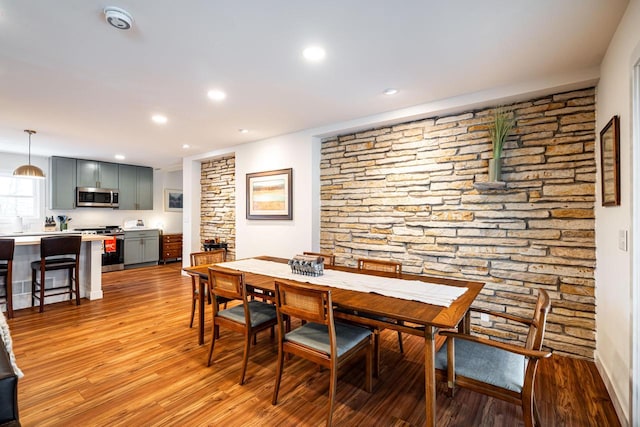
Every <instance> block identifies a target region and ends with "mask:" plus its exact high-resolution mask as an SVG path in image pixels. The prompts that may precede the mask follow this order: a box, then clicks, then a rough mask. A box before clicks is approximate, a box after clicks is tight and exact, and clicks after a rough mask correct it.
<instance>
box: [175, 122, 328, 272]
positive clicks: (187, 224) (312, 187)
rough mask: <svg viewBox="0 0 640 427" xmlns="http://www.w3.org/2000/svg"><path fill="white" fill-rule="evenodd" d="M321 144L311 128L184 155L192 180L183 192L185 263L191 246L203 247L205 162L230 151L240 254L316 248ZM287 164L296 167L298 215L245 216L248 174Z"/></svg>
mask: <svg viewBox="0 0 640 427" xmlns="http://www.w3.org/2000/svg"><path fill="white" fill-rule="evenodd" d="M319 150H320V143H319V140H317V139H316V138H313V136H312V135H311V134H310V133H309V132H298V133H295V134H290V135H284V136H279V137H275V138H270V139H266V140H262V141H258V142H252V143H248V144H244V145H240V146H236V147H233V148H232V149H228V150H221V151H213V152H210V153H206V154H205V155H202V156H194V157H192V158H188V159H184V161H183V172H184V175H183V179H184V182H185V184H186V183H187V182H189V183H190V185H189V186H187V185H185V193H184V195H185V212H184V214H185V216H184V224H183V233H184V245H183V246H184V248H183V263H184V264H185V265H186V264H187V262H188V259H189V252H194V251H198V250H202V249H201V248H200V164H201V162H202V161H204V160H208V159H211V158H215V157H220V156H224V155H228V154H230V153H234V154H235V162H236V257H237V258H246V257H251V256H258V255H274V256H281V257H285V258H288V257H291V256H293V255H295V254H298V253H302V251H305V250H311V249H313V248H314V244H315V245H317V242H319V226H318V224H319V217H320V209H319V200H320V195H319V192H320V189H319V188H320V184H319V180H320V165H319V162H318V160H317V159H319V156H320V154H319ZM314 161H315V162H318V164H317V165H314ZM287 168H292V169H293V177H292V181H293V183H292V187H293V220H277V221H273V220H248V219H246V198H245V194H246V174H247V173H253V172H263V171H269V170H276V169H287ZM187 187H189V188H187ZM316 249H317V247H316Z"/></svg>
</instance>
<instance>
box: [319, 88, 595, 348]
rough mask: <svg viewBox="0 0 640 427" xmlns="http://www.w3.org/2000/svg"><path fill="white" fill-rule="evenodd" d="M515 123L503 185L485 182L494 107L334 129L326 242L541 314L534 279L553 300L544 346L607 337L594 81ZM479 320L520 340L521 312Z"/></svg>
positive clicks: (525, 112) (478, 327)
mask: <svg viewBox="0 0 640 427" xmlns="http://www.w3.org/2000/svg"><path fill="white" fill-rule="evenodd" d="M507 107H508V108H511V109H513V111H514V114H515V118H516V129H515V130H514V131H513V132H512V134H511V136H510V137H509V138H508V142H507V143H506V144H505V149H504V152H503V157H504V158H503V174H502V177H503V181H505V182H506V188H504V189H502V190H479V189H476V188H475V187H474V183H476V182H482V181H486V180H487V165H488V159H489V158H490V157H491V143H490V140H489V135H488V130H487V125H488V124H489V122H490V121H491V119H492V118H491V115H492V112H493V110H492V109H483V110H477V111H468V112H465V113H462V114H457V115H452V116H445V117H434V118H429V119H426V120H420V121H415V122H410V123H404V124H400V125H394V126H389V127H383V128H379V129H373V130H369V131H366V132H358V133H355V134H349V135H341V136H338V137H332V138H328V139H325V140H324V141H323V143H322V157H321V172H320V173H321V199H322V200H321V237H320V239H321V242H320V245H321V250H322V251H326V252H333V253H334V254H335V255H336V257H337V258H336V262H337V264H345V265H351V266H355V259H356V258H359V257H371V258H380V259H393V260H398V261H402V264H403V270H404V271H406V272H411V273H419V274H435V275H448V276H453V277H463V278H466V279H472V280H479V281H482V282H485V283H486V286H485V288H484V290H483V292H482V294H481V295H480V296H479V298H478V300H477V301H476V303H475V305H476V306H479V307H484V308H488V309H492V310H498V311H505V312H508V313H513V314H518V315H524V316H527V317H530V316H531V311H532V307H533V304H532V303H533V301H534V299H535V292H534V291H533V290H534V289H535V288H543V289H546V290H547V291H548V292H549V294H550V296H551V300H552V309H551V312H550V314H549V317H548V319H547V334H546V336H545V342H544V345H545V346H546V347H549V348H551V349H554V350H555V351H556V352H557V353H559V354H568V355H574V356H579V357H586V358H593V351H594V349H595V310H596V301H595V296H594V295H595V294H594V286H595V281H594V267H595V238H594V233H595V232H594V200H595V172H596V166H595V159H594V143H595V90H594V89H593V88H590V89H585V90H580V91H574V92H569V93H559V94H555V95H552V96H547V97H543V98H539V99H533V100H530V101H526V102H520V103H517V104H513V105H511V106H507ZM472 322H473V329H474V331H475V332H478V333H480V334H486V333H487V331H488V329H487V327H489V326H491V327H492V328H497V329H498V330H499V331H500V332H498V333H497V334H495V335H494V336H497V337H498V338H501V339H504V340H507V341H516V340H522V339H523V334H524V330H523V329H522V328H520V327H518V326H516V325H515V324H512V323H499V322H498V321H495V322H496V323H495V324H492V323H488V322H484V321H482V322H481V321H480V319H479V318H475V317H474V318H473V321H472Z"/></svg>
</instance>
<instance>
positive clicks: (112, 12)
mask: <svg viewBox="0 0 640 427" xmlns="http://www.w3.org/2000/svg"><path fill="white" fill-rule="evenodd" d="M104 17H105V18H106V20H107V22H108V23H109V25H111V26H112V27H116V28H117V29H119V30H128V29H130V28H131V25H132V24H133V17H132V16H131V14H130V13H129V12H127V11H126V10H124V9H120V8H119V7H114V6H108V7H105V8H104Z"/></svg>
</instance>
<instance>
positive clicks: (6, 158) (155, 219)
mask: <svg viewBox="0 0 640 427" xmlns="http://www.w3.org/2000/svg"><path fill="white" fill-rule="evenodd" d="M25 163H27V156H26V155H16V154H9V153H0V170H1V171H3V172H8V173H12V172H13V170H14V169H15V168H16V167H17V166H20V165H22V164H25ZM31 163H32V164H34V165H36V166H38V167H39V168H41V169H42V170H43V171H44V173H45V175H46V176H47V177H46V178H45V179H44V180H43V181H41V182H42V184H41V185H42V191H41V195H42V200H41V203H42V205H41V206H42V209H41V216H40V217H39V218H37V219H35V220H29V221H26V220H25V222H24V224H25V231H42V229H43V227H44V218H45V216H53V217H54V218H56V219H57V216H58V215H67V216H69V217H70V218H72V220H71V222H70V223H69V224H70V228H75V227H94V226H104V225H122V224H123V223H124V221H125V220H130V219H142V220H143V221H144V223H145V225H147V226H149V227H157V228H162V229H163V231H164V232H166V233H180V232H182V213H180V212H165V211H164V205H163V203H164V189H165V188H169V189H181V188H182V171H174V172H164V171H154V173H153V210H148V211H147V210H144V211H135V210H119V209H110V208H77V209H73V210H55V211H52V210H49V209H48V200H49V181H48V180H49V176H50V172H49V159H48V158H45V157H37V156H31ZM74 190H75V189H70V191H74ZM14 228H15V225H14V224H13V223H10V224H0V232H12V231H17V230H15V229H14Z"/></svg>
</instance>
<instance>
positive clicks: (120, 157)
mask: <svg viewBox="0 0 640 427" xmlns="http://www.w3.org/2000/svg"><path fill="white" fill-rule="evenodd" d="M113 157H115V158H116V160H124V158H125V157H124V155H122V154H116V155H115V156H113Z"/></svg>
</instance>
